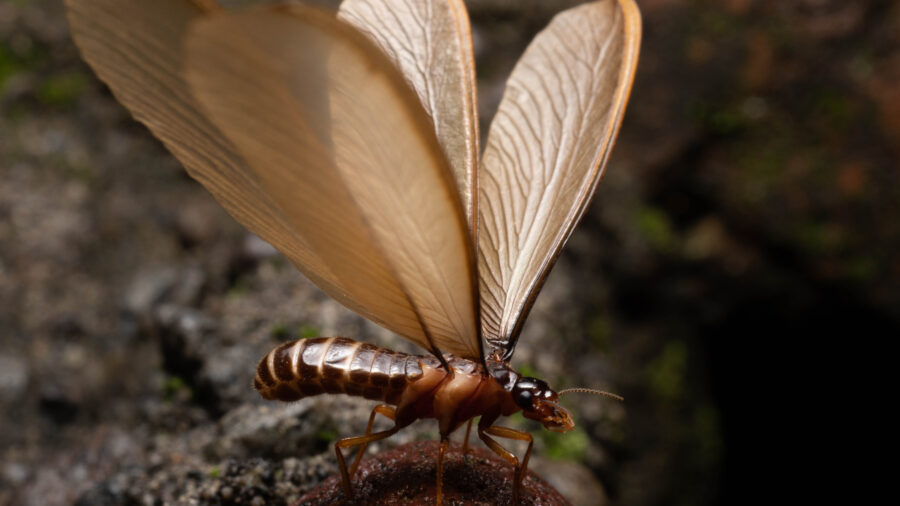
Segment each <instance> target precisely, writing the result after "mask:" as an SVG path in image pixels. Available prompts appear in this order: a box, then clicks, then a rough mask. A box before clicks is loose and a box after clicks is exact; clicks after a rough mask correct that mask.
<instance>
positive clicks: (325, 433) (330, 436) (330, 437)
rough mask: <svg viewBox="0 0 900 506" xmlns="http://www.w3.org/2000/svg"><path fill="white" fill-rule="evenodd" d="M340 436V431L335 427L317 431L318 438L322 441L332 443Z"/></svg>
mask: <svg viewBox="0 0 900 506" xmlns="http://www.w3.org/2000/svg"><path fill="white" fill-rule="evenodd" d="M337 438H338V433H337V431H336V430H334V429H322V430H320V431H319V432H316V439H317V440H319V442H322V443H331V442H332V441H334V440H335V439H337Z"/></svg>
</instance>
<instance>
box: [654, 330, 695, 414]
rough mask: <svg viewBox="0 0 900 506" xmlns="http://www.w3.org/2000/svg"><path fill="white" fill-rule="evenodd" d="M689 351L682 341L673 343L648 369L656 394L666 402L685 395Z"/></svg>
mask: <svg viewBox="0 0 900 506" xmlns="http://www.w3.org/2000/svg"><path fill="white" fill-rule="evenodd" d="M687 359H688V351H687V346H686V345H685V344H684V343H683V342H681V341H671V342H669V343H667V344H666V346H665V347H664V348H663V350H662V352H661V353H660V354H659V356H657V357H656V358H655V359H654V360H653V361H651V362H650V364H649V365H648V367H647V379H648V382H649V384H650V389H651V390H652V392H653V393H654V394H656V395H657V396H658V397H660V398H661V399H663V400H666V401H676V400H678V399H680V398H681V397H682V396H683V395H684V390H685V374H686V372H687Z"/></svg>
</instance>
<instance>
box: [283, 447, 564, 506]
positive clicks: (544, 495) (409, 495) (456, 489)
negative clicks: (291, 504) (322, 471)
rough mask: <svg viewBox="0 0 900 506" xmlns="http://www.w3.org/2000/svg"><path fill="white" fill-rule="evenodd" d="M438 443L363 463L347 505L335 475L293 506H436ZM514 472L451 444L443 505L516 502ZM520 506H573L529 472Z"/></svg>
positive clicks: (476, 451)
mask: <svg viewBox="0 0 900 506" xmlns="http://www.w3.org/2000/svg"><path fill="white" fill-rule="evenodd" d="M438 447H439V444H438V442H437V441H422V442H416V443H410V444H406V445H403V446H400V447H397V448H395V449H393V450H390V451H385V452H382V453H379V454H377V455H374V456H371V457H367V458H365V459H364V460H363V461H362V463H361V464H360V466H359V470H358V471H357V472H356V476H355V477H354V478H353V500H352V501H346V502H344V501H345V500H346V497H345V495H344V491H343V489H342V487H341V477H340V475H336V476H332V477H330V478H328V479H327V480H325V481H324V482H323V483H322V484H321V485H319V486H318V487H316V488H315V489H313V490H312V491H311V492H309V493H308V494H306V495H305V496H303V497H302V498H301V499H300V500H299V501H298V502H297V503H296V504H295V506H319V505H326V504H338V503H343V504H379V505H381V504H388V505H390V504H434V493H435V478H436V475H437V455H438ZM512 477H513V468H512V466H510V465H509V464H508V463H507V462H506V461H504V460H501V459H500V458H498V457H496V456H495V455H494V454H493V453H491V452H490V451H489V450H486V449H483V448H469V451H468V452H467V453H466V455H465V456H464V455H463V454H462V445H461V444H452V445H451V448H450V452H448V455H447V460H446V461H445V462H444V488H443V494H444V505H446V506H450V505H463V504H465V505H470V504H474V505H495V504H497V505H502V504H511V503H512ZM519 499H520V504H523V505H557V504H569V503H568V501H566V500H565V499H564V498H563V497H562V496H561V495H560V494H559V492H557V491H556V490H555V489H553V488H552V487H550V485H548V484H547V483H546V482H545V481H544V480H542V479H540V478H538V477H537V475H535V474H534V473H531V472H528V474H527V475H526V476H525V479H524V480H523V487H522V490H521V491H520V498H519Z"/></svg>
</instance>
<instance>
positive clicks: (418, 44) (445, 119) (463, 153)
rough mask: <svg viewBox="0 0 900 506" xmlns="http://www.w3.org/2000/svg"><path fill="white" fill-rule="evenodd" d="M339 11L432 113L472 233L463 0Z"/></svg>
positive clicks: (470, 66) (469, 69)
mask: <svg viewBox="0 0 900 506" xmlns="http://www.w3.org/2000/svg"><path fill="white" fill-rule="evenodd" d="M339 16H340V17H341V18H342V19H344V20H345V21H348V22H349V23H351V24H352V25H354V26H356V27H357V28H359V29H360V30H361V31H363V32H364V33H365V34H366V35H368V36H369V37H370V38H371V39H372V40H374V41H375V43H376V44H377V45H378V46H379V47H380V48H381V49H382V51H384V53H385V54H386V55H387V56H388V57H389V58H390V59H391V61H393V62H394V65H396V66H397V68H399V69H400V71H401V72H402V73H403V76H404V78H405V79H406V81H407V82H408V83H409V85H410V86H411V87H412V88H413V89H414V90H415V91H416V94H417V95H418V96H419V100H420V101H421V102H422V105H423V106H424V107H425V111H426V112H427V113H428V115H429V116H431V120H432V123H433V124H434V128H435V131H436V132H437V137H438V141H440V143H441V147H442V148H443V150H444V154H445V155H446V156H447V158H448V160H450V164H451V166H452V167H453V172H454V174H455V176H456V185H457V187H458V189H459V193H460V195H461V197H462V200H463V207H464V208H465V210H466V218H467V219H466V222H467V223H469V226H470V228H471V230H472V231H473V233H474V230H476V228H477V227H476V225H477V223H476V218H477V210H476V207H477V199H476V198H474V196H475V195H476V194H477V187H476V172H477V167H478V116H477V103H476V93H475V90H476V88H475V63H474V59H473V55H472V32H471V28H470V27H469V15H468V13H467V11H466V8H465V5H464V4H463V2H462V0H344V2H343V3H342V4H341V8H340V11H339Z"/></svg>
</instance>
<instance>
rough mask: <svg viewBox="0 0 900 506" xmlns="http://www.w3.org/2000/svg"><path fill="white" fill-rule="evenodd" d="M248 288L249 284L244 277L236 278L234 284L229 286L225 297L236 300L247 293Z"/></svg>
mask: <svg viewBox="0 0 900 506" xmlns="http://www.w3.org/2000/svg"><path fill="white" fill-rule="evenodd" d="M249 288H250V283H249V282H248V281H247V278H245V277H244V276H240V277H238V278H237V279H236V280H235V281H234V284H233V285H231V288H229V289H228V293H226V296H227V297H229V298H238V297H241V296H243V295H244V294H245V293H247V290H248V289H249Z"/></svg>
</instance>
